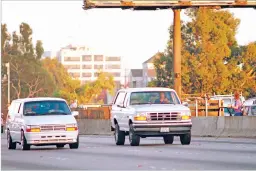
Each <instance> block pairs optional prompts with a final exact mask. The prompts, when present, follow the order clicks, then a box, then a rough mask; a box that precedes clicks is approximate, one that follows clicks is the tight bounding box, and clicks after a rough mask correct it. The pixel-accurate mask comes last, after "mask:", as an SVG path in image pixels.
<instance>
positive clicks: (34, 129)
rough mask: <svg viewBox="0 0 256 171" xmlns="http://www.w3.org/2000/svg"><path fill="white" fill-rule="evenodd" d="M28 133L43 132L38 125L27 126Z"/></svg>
mask: <svg viewBox="0 0 256 171" xmlns="http://www.w3.org/2000/svg"><path fill="white" fill-rule="evenodd" d="M26 132H41V129H40V126H38V125H27V126H26Z"/></svg>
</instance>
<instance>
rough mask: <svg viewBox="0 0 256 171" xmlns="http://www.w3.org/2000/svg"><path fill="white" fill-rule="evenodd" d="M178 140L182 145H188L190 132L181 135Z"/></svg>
mask: <svg viewBox="0 0 256 171" xmlns="http://www.w3.org/2000/svg"><path fill="white" fill-rule="evenodd" d="M180 142H181V144H182V145H189V144H190V142H191V133H188V134H184V135H181V136H180Z"/></svg>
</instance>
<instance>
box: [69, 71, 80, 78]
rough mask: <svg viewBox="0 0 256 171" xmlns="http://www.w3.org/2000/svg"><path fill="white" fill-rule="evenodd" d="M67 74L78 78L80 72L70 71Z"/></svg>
mask: <svg viewBox="0 0 256 171" xmlns="http://www.w3.org/2000/svg"><path fill="white" fill-rule="evenodd" d="M69 75H70V76H71V77H73V78H79V77H80V73H79V72H70V73H69Z"/></svg>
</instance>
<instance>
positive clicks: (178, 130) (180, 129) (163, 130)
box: [133, 121, 192, 136]
mask: <svg viewBox="0 0 256 171" xmlns="http://www.w3.org/2000/svg"><path fill="white" fill-rule="evenodd" d="M191 128H192V122H191V121H189V122H176V123H173V122H171V123H159V122H158V123H134V124H133V129H134V132H135V134H137V135H141V136H163V135H182V134H187V133H190V132H191Z"/></svg>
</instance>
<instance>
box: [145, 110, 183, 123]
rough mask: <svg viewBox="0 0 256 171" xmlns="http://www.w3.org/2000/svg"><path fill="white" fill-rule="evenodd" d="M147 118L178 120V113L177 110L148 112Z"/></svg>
mask: <svg viewBox="0 0 256 171" xmlns="http://www.w3.org/2000/svg"><path fill="white" fill-rule="evenodd" d="M149 118H150V120H151V121H171V120H180V119H181V117H180V113H177V112H172V113H170V112H167V113H149Z"/></svg>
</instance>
